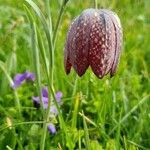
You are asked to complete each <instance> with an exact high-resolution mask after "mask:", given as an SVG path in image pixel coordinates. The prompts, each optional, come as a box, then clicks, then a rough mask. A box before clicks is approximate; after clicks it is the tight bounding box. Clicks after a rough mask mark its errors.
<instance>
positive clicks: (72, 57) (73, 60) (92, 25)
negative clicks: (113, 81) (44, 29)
mask: <svg viewBox="0 0 150 150" xmlns="http://www.w3.org/2000/svg"><path fill="white" fill-rule="evenodd" d="M121 47H122V27H121V23H120V20H119V17H118V16H117V14H115V13H114V12H112V11H110V10H106V9H100V10H98V9H87V10H85V11H83V12H82V14H81V15H80V16H78V17H77V18H75V19H74V21H73V22H72V24H71V26H70V29H69V32H68V35H67V39H66V46H65V58H64V64H65V71H66V73H67V74H69V73H70V70H71V67H73V68H74V69H75V71H76V72H77V74H78V75H79V76H82V75H83V74H84V73H85V71H86V69H87V68H88V67H89V66H90V67H91V68H92V70H93V72H94V74H95V75H96V76H97V77H98V78H103V77H104V76H105V75H106V74H108V73H110V75H111V76H113V75H114V74H115V72H116V68H117V65H118V60H119V56H120V51H121Z"/></svg>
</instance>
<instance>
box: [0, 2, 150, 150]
mask: <svg viewBox="0 0 150 150" xmlns="http://www.w3.org/2000/svg"><path fill="white" fill-rule="evenodd" d="M45 1H46V0H45ZM34 2H35V3H36V4H37V5H38V6H39V8H40V9H41V10H40V11H41V12H42V13H43V16H44V18H40V17H41V16H40V14H38V15H37V14H36V13H35V12H34V11H33V9H31V7H29V5H27V4H26V3H25V1H19V0H15V1H13V2H12V1H11V0H6V1H5V0H1V1H0V118H1V119H0V149H2V150H3V149H18V150H23V149H27V150H30V149H32V150H34V149H35V150H36V149H39V147H40V142H41V135H43V124H46V123H45V122H44V121H45V117H44V118H43V112H42V110H41V109H36V108H35V107H34V105H33V103H32V100H31V99H32V96H35V95H39V91H40V88H41V87H42V86H44V85H49V84H51V83H50V82H48V78H47V77H48V76H49V72H47V73H46V69H47V70H48V68H49V65H50V64H53V63H54V66H53V67H54V68H53V80H52V82H53V86H54V89H55V91H59V90H60V91H62V92H63V99H62V101H63V105H62V106H61V111H60V115H59V117H58V118H57V117H56V118H55V120H53V121H54V122H55V123H56V129H57V134H56V135H52V134H50V133H47V134H46V136H45V149H52V150H56V149H60V150H61V149H63V150H64V149H67V147H68V148H70V149H71V148H72V149H76V150H81V149H82V150H84V149H91V150H104V149H106V150H113V149H114V150H115V149H125V150H137V149H143V150H148V149H149V148H150V141H149V140H150V134H149V133H150V128H149V127H150V109H149V106H150V101H149V100H150V95H149V91H150V67H149V66H150V55H149V54H150V44H149V39H150V34H149V30H150V20H149V15H150V11H149V7H150V2H149V0H122V1H120V0H113V1H111V2H110V1H109V0H106V1H100V0H97V6H98V8H109V9H112V10H114V11H115V12H116V13H117V14H118V15H119V17H120V19H121V22H122V26H123V33H124V47H123V51H122V56H121V59H120V64H119V67H118V70H117V73H116V75H115V76H114V77H113V78H111V79H110V78H109V75H108V76H107V77H105V78H104V79H102V80H99V79H98V78H97V77H95V76H94V75H93V73H92V72H91V70H90V68H89V70H88V71H87V72H86V74H85V75H84V76H83V77H81V78H79V77H76V74H75V72H74V71H73V70H72V72H71V74H70V75H68V76H67V75H66V74H65V72H64V64H63V59H64V58H63V57H64V56H63V53H64V52H63V49H64V43H65V38H66V34H67V31H68V27H69V25H70V23H71V20H72V19H73V18H75V17H76V16H77V15H79V14H80V13H81V12H82V10H83V9H86V8H89V7H94V1H93V0H83V1H81V0H70V1H69V2H68V3H67V7H66V8H63V11H64V13H63V15H62V14H61V13H60V14H61V15H60V22H58V16H59V10H60V8H61V4H62V3H61V2H63V0H58V1H50V4H49V6H50V7H48V5H45V3H44V1H42V0H38V1H34ZM24 4H26V6H27V9H28V10H29V12H28V13H27V12H26V10H25V8H24ZM34 8H36V7H34ZM48 8H50V14H47V12H48V11H47V9H48ZM36 9H37V8H36ZM36 11H38V12H39V10H36ZM29 13H31V16H32V17H33V18H32V17H31V16H29ZM27 15H28V17H31V18H30V21H31V22H32V21H33V20H34V30H33V29H32V30H31V26H30V23H31V22H29V18H27ZM49 15H52V17H51V20H50V17H49ZM39 16H40V17H39ZM43 16H42V17H43ZM32 19H33V20H32ZM41 21H42V23H41ZM50 22H51V23H50ZM51 24H52V26H51ZM57 26H58V27H57ZM57 28H58V32H56V31H55V29H57ZM32 31H35V33H34V34H33V32H32ZM52 31H54V32H53V33H54V34H55V33H56V34H57V36H55V38H56V39H55V40H54V39H51V38H52V37H53V34H52ZM31 33H32V34H31ZM45 33H46V34H45ZM31 36H32V40H33V41H32V42H31ZM50 36H52V37H50ZM34 38H36V41H35V39H34ZM47 41H48V42H47ZM34 42H35V43H34ZM32 44H34V46H35V45H36V44H37V45H36V46H37V47H34V48H35V49H34V48H33V45H32ZM51 44H52V45H51ZM51 46H52V47H51ZM36 48H37V49H36ZM53 48H54V49H55V51H54V62H51V61H52V60H50V58H51V56H52V57H53V53H51V50H52V49H53ZM36 50H39V53H38V51H36ZM33 52H34V54H36V55H35V56H34V57H36V59H34V60H33V58H32V56H33ZM37 55H39V56H38V57H37ZM37 58H38V59H37ZM33 61H36V62H34V63H33ZM37 62H38V63H37ZM35 65H38V66H35ZM36 68H38V69H39V70H35V69H36ZM25 70H30V71H32V72H35V71H36V74H37V76H38V79H40V80H39V81H38V82H35V83H31V82H27V83H24V84H23V85H22V86H21V87H19V88H18V89H17V90H15V91H14V90H12V89H11V87H10V84H11V83H12V78H13V76H14V75H15V74H16V73H22V72H23V71H25ZM34 70H35V71H34ZM47 75H48V76H47ZM37 87H38V90H37ZM50 91H51V90H50ZM50 93H51V94H52V92H50ZM83 112H84V113H83ZM44 113H45V112H44ZM48 121H51V120H48ZM45 127H46V126H45ZM45 129H47V128H45ZM45 131H46V132H47V130H45Z"/></svg>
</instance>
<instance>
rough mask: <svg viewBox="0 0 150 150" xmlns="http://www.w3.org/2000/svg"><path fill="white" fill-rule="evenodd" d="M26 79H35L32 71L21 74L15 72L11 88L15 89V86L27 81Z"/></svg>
mask: <svg viewBox="0 0 150 150" xmlns="http://www.w3.org/2000/svg"><path fill="white" fill-rule="evenodd" d="M27 80H31V81H34V80H35V75H34V73H31V72H28V71H26V72H24V73H22V74H20V73H18V74H16V76H15V77H14V80H13V85H12V88H13V89H16V88H17V87H19V86H20V85H21V84H22V83H23V82H24V81H27Z"/></svg>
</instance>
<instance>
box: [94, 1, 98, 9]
mask: <svg viewBox="0 0 150 150" xmlns="http://www.w3.org/2000/svg"><path fill="white" fill-rule="evenodd" d="M94 7H95V9H97V8H98V7H97V0H94Z"/></svg>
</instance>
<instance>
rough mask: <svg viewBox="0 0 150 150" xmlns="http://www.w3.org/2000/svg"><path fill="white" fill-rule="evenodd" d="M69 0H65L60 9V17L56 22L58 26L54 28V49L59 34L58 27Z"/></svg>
mask: <svg viewBox="0 0 150 150" xmlns="http://www.w3.org/2000/svg"><path fill="white" fill-rule="evenodd" d="M68 1H69V0H63V2H62V5H61V8H60V11H59V15H58V19H57V22H56V27H55V30H54V36H53V43H54V49H55V43H56V39H57V34H58V28H59V26H60V22H61V19H62V16H63V13H64V9H65V7H66V4H67V2H68Z"/></svg>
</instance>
